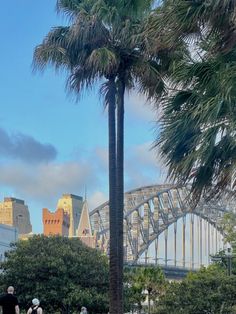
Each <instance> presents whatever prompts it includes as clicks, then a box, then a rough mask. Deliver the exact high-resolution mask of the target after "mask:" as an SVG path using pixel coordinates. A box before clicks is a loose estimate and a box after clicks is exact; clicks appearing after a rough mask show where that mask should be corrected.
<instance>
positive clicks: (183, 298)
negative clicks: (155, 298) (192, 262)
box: [155, 265, 236, 314]
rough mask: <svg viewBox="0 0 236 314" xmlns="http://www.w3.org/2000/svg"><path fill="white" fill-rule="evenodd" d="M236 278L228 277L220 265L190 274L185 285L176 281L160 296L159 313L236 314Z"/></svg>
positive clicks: (184, 281)
mask: <svg viewBox="0 0 236 314" xmlns="http://www.w3.org/2000/svg"><path fill="white" fill-rule="evenodd" d="M235 300H236V277H235V276H232V277H228V276H226V275H225V273H224V272H223V271H222V269H221V268H219V267H218V266H215V265H214V266H210V267H208V268H207V269H205V268H203V269H201V270H200V271H199V272H196V273H192V274H189V275H188V277H187V278H186V279H184V280H183V281H182V282H172V283H170V284H169V285H168V287H167V290H166V293H165V294H164V295H162V296H161V297H160V301H159V307H158V308H157V310H156V312H155V313H157V314H166V313H175V314H203V313H208V314H213V313H214V314H217V313H218V314H220V313H224V314H229V313H235V312H234V306H235V305H236V301H235Z"/></svg>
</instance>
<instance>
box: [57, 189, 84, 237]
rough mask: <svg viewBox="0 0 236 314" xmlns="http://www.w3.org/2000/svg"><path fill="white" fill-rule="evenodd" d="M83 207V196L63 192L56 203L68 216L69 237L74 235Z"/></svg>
mask: <svg viewBox="0 0 236 314" xmlns="http://www.w3.org/2000/svg"><path fill="white" fill-rule="evenodd" d="M82 207H83V198H82V197H81V196H77V195H74V194H63V196H62V198H60V199H59V201H58V203H57V209H58V208H63V209H64V211H65V212H66V213H68V215H69V217H70V229H69V237H74V236H76V229H77V228H78V225H79V221H80V216H81V212H82Z"/></svg>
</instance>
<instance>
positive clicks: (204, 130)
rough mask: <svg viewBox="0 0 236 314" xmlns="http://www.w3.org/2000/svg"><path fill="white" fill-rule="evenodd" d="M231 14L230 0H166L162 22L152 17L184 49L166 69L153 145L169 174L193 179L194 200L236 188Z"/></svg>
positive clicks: (235, 49) (234, 5)
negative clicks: (166, 85) (168, 89)
mask: <svg viewBox="0 0 236 314" xmlns="http://www.w3.org/2000/svg"><path fill="white" fill-rule="evenodd" d="M235 13H236V2H235V1H232V0H222V1H206V0H202V1H197V2H196V1H184V0H177V1H172V0H166V1H164V2H163V6H162V8H161V9H159V11H158V12H157V15H158V14H159V15H161V16H162V18H163V19H162V21H160V19H156V21H155V18H154V22H153V21H152V22H153V24H152V31H153V32H154V31H155V27H156V29H158V28H160V27H161V25H162V26H163V27H164V28H165V30H166V33H167V34H166V38H169V40H167V41H168V43H169V44H170V45H171V44H172V43H173V42H176V41H179V40H182V43H183V41H184V44H185V49H186V48H188V51H187V53H184V54H183V57H182V60H180V61H179V62H176V63H174V66H173V67H172V71H171V72H169V82H170V85H171V87H172V90H171V92H170V93H169V94H168V95H167V97H165V99H164V110H163V118H162V131H161V135H160V138H159V139H158V140H157V145H159V144H160V145H161V149H162V155H163V157H164V158H165V160H166V164H167V166H168V167H169V175H170V177H172V178H173V179H174V180H177V182H179V183H180V184H186V183H191V186H192V193H193V194H192V195H193V200H194V201H195V204H196V203H197V202H198V200H199V199H200V197H201V196H204V197H206V198H212V197H219V196H220V195H222V193H223V192H225V191H226V190H227V189H231V188H233V189H234V188H235V169H236V157H235V156H236V155H235V153H236V141H235V117H236V109H235V100H236V94H235V89H234V86H235V82H236V71H235V64H236V63H235V62H236V23H235V18H234V17H235ZM154 26H155V27H154ZM153 27H154V28H153ZM156 33H157V34H158V30H157V31H156Z"/></svg>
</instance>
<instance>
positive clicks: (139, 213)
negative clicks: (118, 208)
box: [90, 184, 234, 269]
mask: <svg viewBox="0 0 236 314" xmlns="http://www.w3.org/2000/svg"><path fill="white" fill-rule="evenodd" d="M189 192H190V190H189V188H188V187H187V186H185V187H179V186H176V185H171V184H163V185H151V186H145V187H140V188H137V189H134V190H132V191H129V192H126V193H125V197H124V253H125V254H124V255H125V256H124V259H125V262H126V263H130V264H137V263H143V262H144V263H145V264H150V263H155V264H160V263H159V260H161V259H162V260H163V261H164V265H165V266H167V265H168V264H170V259H169V258H168V254H169V251H171V252H172V259H171V260H172V265H173V266H180V267H183V268H191V269H194V268H198V267H199V266H201V265H204V264H208V263H209V256H210V254H214V253H216V252H217V251H219V250H220V249H222V248H223V236H224V235H223V230H222V229H221V224H220V221H221V218H222V216H223V214H224V213H225V212H228V211H233V210H234V209H233V205H234V204H233V202H232V201H231V202H230V201H227V200H226V199H221V200H220V201H209V202H207V203H205V202H204V201H200V202H199V204H198V206H197V207H195V208H194V209H193V208H192V206H191V204H190V201H189V200H190V196H189ZM90 219H91V224H92V227H93V230H94V232H95V233H96V235H97V246H98V247H100V248H101V249H102V250H103V251H104V252H106V253H107V254H109V202H106V203H104V204H102V205H100V206H99V207H97V208H95V209H94V210H93V211H91V212H90ZM196 221H197V223H196ZM180 225H181V228H180V229H181V232H179V231H178V229H179V227H180ZM168 230H172V239H171V241H170V237H168V233H170V232H168ZM161 239H162V241H161ZM160 242H162V243H163V244H164V249H163V257H162V258H161V257H160V255H159V251H160ZM170 242H171V245H170ZM179 242H180V244H179ZM196 243H197V245H196ZM180 245H181V246H182V247H181V250H180ZM168 246H169V251H168ZM180 251H181V257H180V258H181V260H180V261H179V260H178V259H179V257H178V256H177V255H180V254H179V253H180ZM204 251H205V256H207V260H204ZM196 255H198V263H196V257H195V256H196ZM142 260H144V261H142ZM188 260H189V261H188ZM162 264H163V263H162ZM197 264H198V265H197Z"/></svg>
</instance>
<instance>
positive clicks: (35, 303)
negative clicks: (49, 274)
mask: <svg viewBox="0 0 236 314" xmlns="http://www.w3.org/2000/svg"><path fill="white" fill-rule="evenodd" d="M39 304H40V302H39V299H37V298H34V299H33V300H32V305H31V307H30V308H29V309H28V311H27V314H43V310H42V308H41V307H40V306H39Z"/></svg>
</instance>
